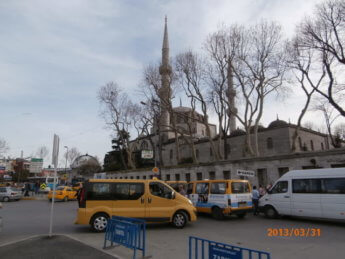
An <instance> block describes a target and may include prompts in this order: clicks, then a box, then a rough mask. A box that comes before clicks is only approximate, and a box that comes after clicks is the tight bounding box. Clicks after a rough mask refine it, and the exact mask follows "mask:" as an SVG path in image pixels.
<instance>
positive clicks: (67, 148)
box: [64, 146, 68, 177]
mask: <svg viewBox="0 0 345 259" xmlns="http://www.w3.org/2000/svg"><path fill="white" fill-rule="evenodd" d="M64 148H66V149H67V152H66V163H65V177H66V176H67V157H68V146H64Z"/></svg>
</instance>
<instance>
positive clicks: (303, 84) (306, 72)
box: [286, 35, 326, 152]
mask: <svg viewBox="0 0 345 259" xmlns="http://www.w3.org/2000/svg"><path fill="white" fill-rule="evenodd" d="M300 42H301V41H300V38H299V35H297V36H296V37H295V38H294V39H293V40H292V41H290V42H288V44H287V48H286V51H287V53H288V55H289V57H288V59H287V62H288V66H289V68H290V71H291V73H292V74H293V75H294V78H295V80H292V84H294V85H295V83H296V81H297V84H298V87H300V88H302V90H303V93H304V94H305V96H306V100H305V103H304V106H303V108H302V110H301V112H300V114H299V116H298V120H297V127H296V129H295V132H294V134H293V136H292V146H291V151H292V152H294V151H296V143H297V138H298V135H299V131H300V128H301V123H302V120H303V117H304V115H305V114H306V112H307V111H308V108H309V105H310V102H311V100H312V96H313V94H314V93H315V91H316V90H317V89H318V88H319V87H320V85H321V84H322V83H323V81H324V79H325V75H326V71H325V67H324V65H323V64H322V63H321V64H320V63H319V62H317V60H318V56H317V55H315V54H314V53H313V51H311V50H310V49H306V48H303V47H302V46H301V44H300Z"/></svg>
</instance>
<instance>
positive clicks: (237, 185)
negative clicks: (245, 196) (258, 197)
mask: <svg viewBox="0 0 345 259" xmlns="http://www.w3.org/2000/svg"><path fill="white" fill-rule="evenodd" d="M231 190H232V193H248V192H249V184H248V183H246V182H232V183H231Z"/></svg>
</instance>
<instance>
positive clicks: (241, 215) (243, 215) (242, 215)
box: [236, 212, 247, 219]
mask: <svg viewBox="0 0 345 259" xmlns="http://www.w3.org/2000/svg"><path fill="white" fill-rule="evenodd" d="M246 214H247V213H245V212H243V213H239V214H236V216H237V217H238V218H240V219H243V218H244V217H245V216H246Z"/></svg>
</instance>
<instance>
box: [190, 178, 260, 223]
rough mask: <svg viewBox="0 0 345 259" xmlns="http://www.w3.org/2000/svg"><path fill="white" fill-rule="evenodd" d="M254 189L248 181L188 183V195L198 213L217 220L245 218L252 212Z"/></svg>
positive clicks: (201, 181)
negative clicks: (234, 216)
mask: <svg viewBox="0 0 345 259" xmlns="http://www.w3.org/2000/svg"><path fill="white" fill-rule="evenodd" d="M251 191H252V188H251V185H250V183H249V182H248V181H247V180H235V179H234V180H200V181H191V182H189V183H188V188H187V195H188V198H189V199H190V200H191V201H192V202H193V205H194V206H195V207H196V209H197V211H198V212H203V213H209V214H211V215H212V216H213V218H215V219H223V218H224V216H227V215H236V216H237V217H239V218H243V217H245V215H246V213H247V212H249V211H252V207H253V204H252V194H251Z"/></svg>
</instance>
